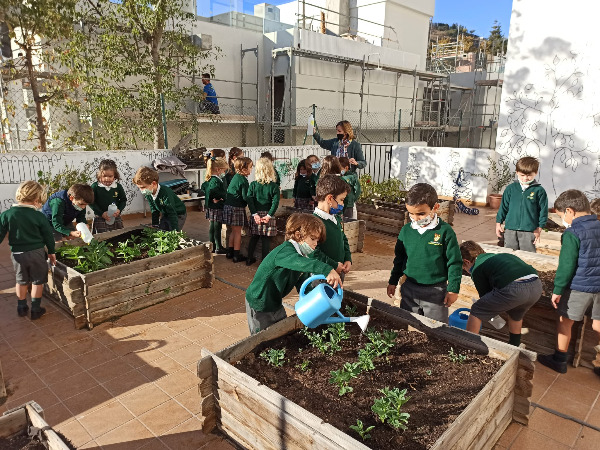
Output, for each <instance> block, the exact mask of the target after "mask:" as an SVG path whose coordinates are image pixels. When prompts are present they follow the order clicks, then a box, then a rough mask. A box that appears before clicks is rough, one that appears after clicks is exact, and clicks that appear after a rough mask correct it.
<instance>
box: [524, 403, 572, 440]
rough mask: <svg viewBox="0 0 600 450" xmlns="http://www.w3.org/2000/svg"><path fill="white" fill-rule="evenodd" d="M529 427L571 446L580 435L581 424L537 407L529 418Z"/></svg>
mask: <svg viewBox="0 0 600 450" xmlns="http://www.w3.org/2000/svg"><path fill="white" fill-rule="evenodd" d="M529 429H530V430H533V431H537V432H538V433H541V434H543V435H545V436H548V437H549V438H552V439H554V440H555V441H558V442H560V443H562V444H565V445H568V446H569V447H570V446H572V445H573V443H574V442H575V440H576V439H577V436H579V432H580V431H581V425H579V424H578V423H575V422H573V421H571V420H567V419H563V418H562V417H559V416H556V415H554V414H551V413H549V412H547V411H544V410H543V409H540V408H536V409H535V410H534V411H533V413H532V414H531V417H530V419H529Z"/></svg>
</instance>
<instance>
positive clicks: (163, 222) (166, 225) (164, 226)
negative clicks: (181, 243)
mask: <svg viewBox="0 0 600 450" xmlns="http://www.w3.org/2000/svg"><path fill="white" fill-rule="evenodd" d="M185 219H187V212H186V213H184V214H182V215H180V216H177V226H178V227H179V231H181V230H183V225H184V224H185ZM158 228H160V229H161V230H165V231H173V230H171V223H170V222H169V221H168V220H167V218H166V217H165V216H162V215H161V217H160V223H159V224H158Z"/></svg>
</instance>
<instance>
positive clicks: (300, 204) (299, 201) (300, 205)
mask: <svg viewBox="0 0 600 450" xmlns="http://www.w3.org/2000/svg"><path fill="white" fill-rule="evenodd" d="M311 201H312V198H310V197H309V198H295V199H294V208H296V209H305V210H308V211H312V210H314V209H315V206H314V205H311V204H310V202H311Z"/></svg>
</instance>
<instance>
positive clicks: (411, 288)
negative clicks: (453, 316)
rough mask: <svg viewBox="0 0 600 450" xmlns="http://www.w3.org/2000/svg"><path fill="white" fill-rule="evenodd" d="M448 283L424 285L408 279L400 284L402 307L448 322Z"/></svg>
mask: <svg viewBox="0 0 600 450" xmlns="http://www.w3.org/2000/svg"><path fill="white" fill-rule="evenodd" d="M447 286H448V285H447V283H446V282H443V283H438V284H430V285H423V284H417V283H415V282H413V281H411V280H410V279H408V278H407V279H406V281H405V282H404V283H402V286H400V296H401V297H402V300H401V301H400V308H402V309H405V310H407V311H410V312H414V313H417V314H421V315H422V316H425V317H429V318H430V319H435V320H437V321H439V322H444V323H448V307H447V306H445V305H444V298H446V292H447Z"/></svg>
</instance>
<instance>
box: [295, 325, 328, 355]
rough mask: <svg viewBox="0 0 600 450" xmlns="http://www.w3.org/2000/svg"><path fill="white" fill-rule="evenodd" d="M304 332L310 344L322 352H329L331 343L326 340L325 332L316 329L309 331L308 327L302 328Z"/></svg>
mask: <svg viewBox="0 0 600 450" xmlns="http://www.w3.org/2000/svg"><path fill="white" fill-rule="evenodd" d="M302 334H304V336H306V337H307V338H308V340H309V342H310V345H311V346H313V347H314V348H316V349H317V350H319V351H320V352H321V353H327V350H328V349H329V343H328V342H326V341H325V332H323V334H321V333H318V332H316V331H309V330H308V328H304V329H303V330H302Z"/></svg>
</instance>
